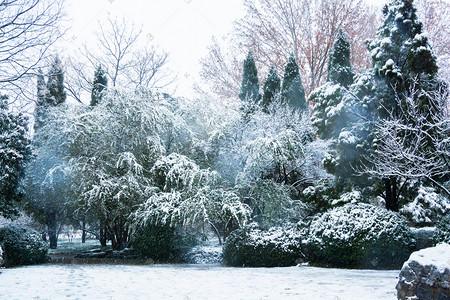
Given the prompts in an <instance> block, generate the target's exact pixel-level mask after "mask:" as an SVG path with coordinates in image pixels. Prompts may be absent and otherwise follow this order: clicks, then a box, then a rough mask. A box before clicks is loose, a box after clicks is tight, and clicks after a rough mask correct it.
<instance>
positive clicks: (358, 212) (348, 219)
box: [306, 203, 414, 268]
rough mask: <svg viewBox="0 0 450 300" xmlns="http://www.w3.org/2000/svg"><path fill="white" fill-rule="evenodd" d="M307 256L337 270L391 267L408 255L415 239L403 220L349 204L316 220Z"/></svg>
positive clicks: (381, 210) (362, 205) (383, 212)
mask: <svg viewBox="0 0 450 300" xmlns="http://www.w3.org/2000/svg"><path fill="white" fill-rule="evenodd" d="M306 243H307V254H308V256H309V259H311V261H312V262H314V263H318V264H325V265H331V266H337V267H355V268H389V267H398V266H400V265H401V264H402V263H403V262H404V261H405V260H406V259H407V258H408V256H409V254H410V253H411V251H412V250H413V246H414V239H413V237H412V234H411V231H410V229H409V227H408V226H407V223H406V221H405V220H404V219H402V218H401V217H400V216H398V215H397V214H396V213H393V212H391V211H387V210H386V209H383V208H380V207H376V206H373V205H370V204H364V203H358V204H352V203H350V204H346V205H344V206H342V207H338V208H335V209H332V210H330V211H328V212H326V213H324V214H322V215H319V216H317V217H315V218H314V219H313V220H312V221H311V224H310V227H309V234H308V238H307V241H306Z"/></svg>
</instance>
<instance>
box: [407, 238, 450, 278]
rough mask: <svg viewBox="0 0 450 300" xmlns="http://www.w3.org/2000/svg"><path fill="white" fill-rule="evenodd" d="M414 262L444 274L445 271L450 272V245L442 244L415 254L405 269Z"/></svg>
mask: <svg viewBox="0 0 450 300" xmlns="http://www.w3.org/2000/svg"><path fill="white" fill-rule="evenodd" d="M413 261H414V262H417V263H419V264H420V265H422V266H434V267H435V268H436V269H438V271H439V272H440V273H443V272H444V271H445V269H447V270H448V272H450V245H449V244H446V243H442V244H439V245H437V246H435V247H430V248H425V249H422V250H419V251H417V252H413V253H412V254H411V256H410V258H409V260H408V261H406V262H405V264H404V265H403V266H404V267H405V266H407V265H408V264H410V263H411V262H413Z"/></svg>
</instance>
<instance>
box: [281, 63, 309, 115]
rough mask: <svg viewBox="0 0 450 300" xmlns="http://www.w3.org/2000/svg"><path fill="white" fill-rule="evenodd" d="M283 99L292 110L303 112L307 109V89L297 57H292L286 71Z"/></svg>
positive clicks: (282, 91)
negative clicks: (304, 86)
mask: <svg viewBox="0 0 450 300" xmlns="http://www.w3.org/2000/svg"><path fill="white" fill-rule="evenodd" d="M281 99H282V101H283V103H285V104H286V105H289V106H290V107H292V108H295V109H299V110H303V109H306V108H307V104H306V98H305V89H304V88H303V84H302V79H301V77H300V72H299V69H298V65H297V62H296V60H295V56H294V55H291V56H290V57H289V59H288V61H287V64H286V66H285V69H284V75H283V84H282V85H281Z"/></svg>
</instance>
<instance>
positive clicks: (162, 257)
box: [132, 224, 179, 262]
mask: <svg viewBox="0 0 450 300" xmlns="http://www.w3.org/2000/svg"><path fill="white" fill-rule="evenodd" d="M132 247H133V249H134V250H136V252H137V253H138V254H139V255H140V256H142V257H145V258H151V259H153V260H155V261H159V262H168V261H174V260H176V259H177V257H179V251H178V249H177V246H176V233H175V229H174V228H172V227H170V226H168V225H153V224H147V225H145V226H142V227H140V228H139V229H138V230H137V231H136V232H135V234H134V237H133V240H132Z"/></svg>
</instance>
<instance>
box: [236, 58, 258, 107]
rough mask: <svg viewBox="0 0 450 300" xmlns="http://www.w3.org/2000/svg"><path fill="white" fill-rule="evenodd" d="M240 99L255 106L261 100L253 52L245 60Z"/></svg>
mask: <svg viewBox="0 0 450 300" xmlns="http://www.w3.org/2000/svg"><path fill="white" fill-rule="evenodd" d="M239 98H240V99H241V100H242V101H245V102H247V103H248V104H255V103H257V102H258V101H259V99H260V98H261V95H260V94H259V83H258V70H257V69H256V64H255V60H254V59H253V54H252V52H249V53H248V55H247V58H246V59H245V60H244V68H243V72H242V83H241V91H240V93H239Z"/></svg>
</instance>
